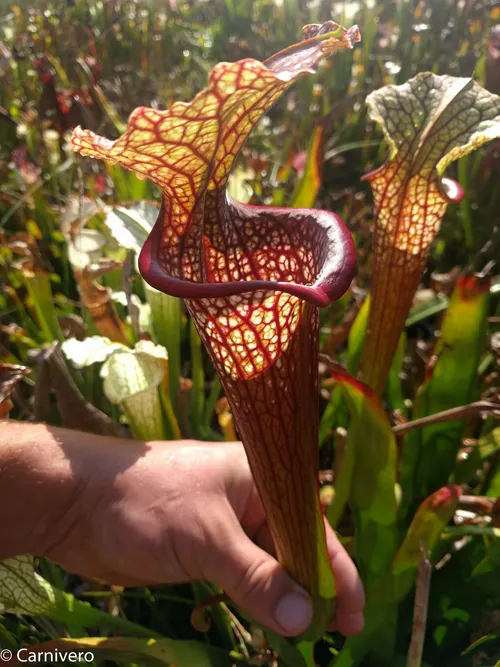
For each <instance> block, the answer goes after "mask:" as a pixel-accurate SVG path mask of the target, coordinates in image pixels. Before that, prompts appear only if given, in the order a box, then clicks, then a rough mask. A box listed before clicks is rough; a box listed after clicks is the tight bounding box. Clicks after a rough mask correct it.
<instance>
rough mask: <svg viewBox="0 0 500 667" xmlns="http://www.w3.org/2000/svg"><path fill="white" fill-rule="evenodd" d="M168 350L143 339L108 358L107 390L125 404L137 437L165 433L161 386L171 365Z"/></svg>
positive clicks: (114, 399) (158, 437) (105, 366)
mask: <svg viewBox="0 0 500 667" xmlns="http://www.w3.org/2000/svg"><path fill="white" fill-rule="evenodd" d="M167 359H168V357H167V351H166V350H165V348H164V347H162V346H160V345H154V343H152V342H151V341H139V342H138V343H137V344H136V346H135V349H134V350H129V349H122V350H116V351H114V352H113V353H112V354H111V355H110V356H109V357H108V358H107V360H106V361H105V362H104V364H103V366H102V369H101V377H103V378H104V393H105V394H106V397H107V398H108V400H109V401H111V403H116V404H118V405H120V406H121V408H122V409H123V411H124V413H125V414H126V416H127V419H128V421H129V424H130V428H131V429H132V433H133V434H134V436H135V437H136V438H140V439H143V440H161V439H163V438H164V437H165V433H164V424H163V414H162V407H161V397H160V394H159V388H160V385H161V383H162V381H163V378H164V376H165V372H166V368H167Z"/></svg>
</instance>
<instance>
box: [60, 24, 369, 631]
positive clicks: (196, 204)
mask: <svg viewBox="0 0 500 667" xmlns="http://www.w3.org/2000/svg"><path fill="white" fill-rule="evenodd" d="M304 30H305V32H304V37H305V39H304V41H302V42H301V43H299V44H296V45H294V46H291V47H289V48H288V49H285V50H284V51H281V52H280V53H278V54H276V55H275V56H272V57H271V58H269V59H268V60H267V61H266V62H265V63H260V62H258V61H255V60H251V59H246V60H242V61H239V62H236V63H220V64H218V65H216V66H215V67H214V69H213V70H212V72H211V74H210V77H209V84H208V87H207V88H206V89H205V90H204V91H202V92H201V93H199V94H198V95H197V96H196V97H195V98H194V99H193V100H192V102H190V103H188V104H185V103H181V102H178V103H175V104H173V105H172V106H171V107H170V109H169V110H168V111H164V112H159V111H155V110H153V109H146V108H139V109H137V110H136V111H135V112H134V113H133V114H132V116H131V117H130V119H129V124H128V127H127V131H126V133H125V134H124V135H123V136H122V137H120V138H119V139H118V140H117V141H114V142H113V141H109V140H107V139H104V138H102V137H98V136H96V135H95V134H93V133H92V132H89V131H87V130H82V129H77V130H75V133H74V135H73V139H72V142H73V148H74V149H75V150H77V151H79V152H81V153H82V154H83V155H89V156H91V157H96V158H102V159H105V160H108V161H111V162H117V163H119V164H121V165H122V166H125V167H128V168H129V169H133V170H134V171H136V172H138V173H139V174H141V175H145V176H148V177H149V178H151V180H152V181H153V182H154V183H156V184H157V185H158V186H159V187H161V189H162V190H163V204H162V209H161V211H160V215H159V218H158V221H157V223H156V225H155V227H154V229H153V231H152V233H151V234H150V236H149V237H148V240H147V241H146V243H145V245H144V248H143V250H142V253H141V256H140V259H139V267H140V270H141V273H142V275H143V277H144V278H145V280H147V282H149V283H150V284H151V285H152V286H153V287H155V288H157V289H159V290H161V291H164V292H166V293H168V294H171V295H173V296H178V297H181V298H184V299H186V304H187V307H188V310H189V312H190V314H191V317H192V318H193V320H194V323H195V325H196V328H197V329H198V333H199V335H200V337H201V339H202V341H203V343H204V344H205V347H206V348H207V350H208V352H209V354H210V356H211V358H212V361H213V363H214V365H215V367H216V370H217V373H218V374H219V377H220V380H221V383H222V385H223V387H224V390H225V393H226V396H227V397H228V400H229V403H230V407H231V411H232V413H233V415H234V417H235V420H236V425H237V427H238V431H239V435H240V436H241V438H242V440H243V443H244V445H245V448H246V451H247V455H248V458H249V462H250V466H251V469H252V472H253V475H254V478H255V481H256V484H257V488H258V490H259V493H260V496H261V498H262V501H263V504H264V507H265V509H266V514H267V518H268V522H269V525H270V528H271V532H272V534H273V537H274V541H275V544H276V549H277V554H278V558H279V560H280V562H281V563H282V564H283V565H284V566H285V567H286V568H287V570H288V571H289V572H290V573H291V574H292V576H293V577H294V578H295V579H296V580H297V581H298V582H299V583H300V584H301V585H302V586H304V587H305V588H306V589H307V590H308V591H309V592H310V594H311V596H312V598H313V601H314V609H315V614H314V619H313V623H312V625H311V628H310V631H309V634H308V638H316V637H318V636H319V635H321V634H322V633H323V632H324V630H325V629H326V628H327V626H328V622H329V620H330V617H331V614H332V607H333V604H332V603H333V599H334V596H335V584H334V581H333V575H332V572H331V568H330V565H329V562H328V558H327V553H326V545H325V534H324V525H323V517H322V515H321V511H320V505H319V497H318V488H317V487H318V481H317V473H318V452H317V440H318V417H317V415H318V403H317V395H318V377H317V373H318V370H317V350H318V313H317V308H316V306H325V305H327V304H328V303H330V302H331V301H333V300H335V299H337V298H338V297H339V296H341V295H342V294H343V293H344V292H345V290H346V289H347V288H348V286H349V284H350V282H351V280H352V277H353V275H354V263H355V260H354V246H353V243H352V239H351V237H350V235H349V233H348V232H347V230H346V229H345V228H344V226H343V225H342V223H341V221H340V220H339V218H338V217H337V216H335V215H334V214H332V213H328V212H326V211H314V210H307V209H270V208H264V207H253V206H247V205H243V204H239V203H238V202H236V201H234V200H233V199H231V198H230V197H228V195H227V193H226V185H227V179H228V176H229V172H230V170H231V166H232V163H233V160H234V158H235V156H236V154H237V153H238V151H239V149H240V148H241V146H242V145H243V143H244V141H245V139H246V138H247V136H248V135H249V133H250V131H251V130H252V128H253V126H254V125H255V123H256V122H257V121H258V120H259V119H260V118H261V117H262V115H263V114H264V113H265V112H266V111H267V110H268V109H269V108H270V107H271V106H272V104H274V103H275V102H276V100H277V99H278V98H279V97H280V95H281V94H282V93H283V92H284V91H285V90H286V89H287V88H288V87H289V86H290V85H291V84H292V83H293V82H294V81H295V79H297V78H298V77H299V76H302V75H305V74H308V73H312V72H314V68H315V66H316V65H317V64H318V63H319V62H320V60H322V59H323V58H324V57H325V56H327V55H329V54H331V53H333V52H335V51H337V50H339V49H343V48H350V47H351V46H352V43H353V42H356V41H358V40H359V32H358V30H357V28H356V27H354V28H351V29H350V30H345V29H344V28H341V27H340V26H338V25H337V24H335V23H333V22H332V21H329V22H327V23H325V24H324V25H322V26H317V25H316V26H307V27H306V28H305V29H304Z"/></svg>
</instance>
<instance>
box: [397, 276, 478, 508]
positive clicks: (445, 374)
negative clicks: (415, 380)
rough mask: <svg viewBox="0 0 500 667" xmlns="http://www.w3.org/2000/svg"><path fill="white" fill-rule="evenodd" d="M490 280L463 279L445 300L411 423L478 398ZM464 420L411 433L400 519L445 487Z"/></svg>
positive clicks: (406, 445)
mask: <svg viewBox="0 0 500 667" xmlns="http://www.w3.org/2000/svg"><path fill="white" fill-rule="evenodd" d="M488 305H489V280H488V279H485V278H480V277H476V276H471V277H466V278H462V279H461V280H460V281H459V282H458V284H457V286H456V288H455V290H454V292H453V294H452V297H451V299H450V305H449V307H448V310H447V312H446V315H445V318H444V320H443V324H442V328H441V336H440V338H439V340H438V343H437V345H436V348H435V350H434V355H433V357H432V359H431V362H430V363H429V366H428V368H427V379H426V381H425V382H424V384H423V385H422V386H421V387H420V389H419V391H418V394H417V397H416V399H415V402H414V408H413V415H412V419H419V418H421V417H425V416H428V415H433V414H436V413H438V412H442V411H444V410H448V409H450V408H453V407H456V406H459V405H466V404H468V403H470V402H471V401H473V400H476V399H477V398H479V395H478V386H477V381H476V380H477V369H478V365H479V361H480V358H481V353H482V350H483V344H484V340H485V332H486V323H487V317H488V312H489V311H488ZM463 429H464V421H463V420H456V421H447V422H440V423H436V424H431V425H429V426H425V427H422V428H416V429H413V430H412V431H410V432H409V433H408V434H407V436H406V438H405V440H404V448H403V457H402V472H401V485H402V489H403V503H402V507H401V513H402V516H403V517H404V516H407V515H408V513H410V515H411V512H412V509H413V508H414V507H415V505H416V503H417V502H418V499H419V498H422V497H425V496H427V495H428V494H429V493H431V492H433V491H435V490H436V489H438V488H439V487H440V486H442V485H443V484H446V482H447V481H448V479H449V478H450V475H452V473H453V470H454V468H455V461H456V456H457V453H458V450H459V449H460V447H461V444H462V434H463Z"/></svg>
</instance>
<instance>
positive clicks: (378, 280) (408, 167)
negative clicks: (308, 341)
mask: <svg viewBox="0 0 500 667" xmlns="http://www.w3.org/2000/svg"><path fill="white" fill-rule="evenodd" d="M367 104H368V108H369V113H370V116H371V118H372V119H373V120H375V121H377V122H378V123H380V125H381V126H382V129H383V131H384V134H385V137H386V139H387V141H388V143H389V146H390V151H391V152H390V158H389V160H388V162H386V164H385V165H384V166H382V167H381V168H380V169H377V170H376V171H374V172H371V173H370V174H367V175H366V176H365V178H366V179H367V180H369V181H370V185H371V187H372V190H373V195H374V199H375V236H374V243H373V247H374V262H373V274H372V292H371V303H372V306H371V308H370V315H369V321H368V331H367V338H366V345H365V351H364V357H363V361H362V364H361V370H362V374H363V379H364V381H365V382H367V383H368V384H369V385H370V386H371V387H372V388H373V389H374V390H375V391H376V392H377V393H378V394H381V393H382V392H383V391H384V390H385V386H386V382H387V377H388V374H389V369H390V366H391V363H392V359H393V357H394V354H395V352H396V348H397V345H398V340H399V336H400V334H401V331H402V329H403V326H404V323H405V319H406V316H407V314H408V311H409V309H410V306H411V303H412V300H413V296H414V294H415V291H416V289H417V287H418V284H419V282H420V280H421V278H422V273H423V270H424V268H425V263H426V260H427V257H428V254H429V251H430V247H431V244H432V242H433V240H434V237H435V236H436V234H437V232H438V230H439V225H440V223H441V219H442V217H443V215H444V213H445V210H446V207H447V205H448V203H449V202H450V201H459V200H460V199H461V198H462V196H463V191H462V189H461V188H460V186H459V185H458V184H457V183H455V182H454V181H451V180H450V179H446V178H442V176H443V173H444V171H445V169H446V167H447V166H448V165H449V164H450V163H451V162H453V161H454V160H457V159H458V158H459V157H462V156H463V155H466V154H467V153H469V152H470V151H471V150H473V149H474V148H477V147H478V146H481V145H482V144H484V143H485V142H487V141H489V140H491V139H493V138H495V137H498V136H500V98H499V97H497V96H496V95H492V94H491V93H489V92H487V91H486V90H484V89H483V88H481V86H479V85H478V84H477V83H475V82H474V81H473V80H472V79H461V78H455V77H451V76H436V75H435V74H432V73H430V72H425V73H423V74H419V75H418V76H416V77H415V78H413V79H411V80H410V81H408V82H407V83H405V84H403V85H402V86H385V87H384V88H381V89H380V90H377V91H375V92H374V93H371V94H370V95H369V96H368V98H367Z"/></svg>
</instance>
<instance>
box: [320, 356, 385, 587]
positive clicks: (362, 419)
mask: <svg viewBox="0 0 500 667" xmlns="http://www.w3.org/2000/svg"><path fill="white" fill-rule="evenodd" d="M329 369H330V371H331V373H332V377H333V378H334V379H335V380H336V381H337V382H338V383H339V386H340V388H341V390H342V393H343V395H344V397H345V399H346V402H347V406H348V408H349V412H350V415H351V421H350V424H349V430H348V436H347V443H346V449H345V453H344V458H343V461H342V465H341V470H340V473H339V478H338V479H337V480H336V484H335V498H334V501H333V503H332V505H331V506H330V509H329V512H328V517H329V519H331V520H332V522H333V525H336V523H337V521H338V519H339V518H340V515H341V513H342V509H343V505H344V504H345V502H346V501H348V502H349V505H350V507H351V509H352V511H353V513H354V517H355V521H356V540H355V544H356V562H357V564H358V567H359V569H360V572H361V575H362V577H363V581H364V583H365V586H366V587H367V589H368V590H370V588H371V586H372V585H373V584H374V583H375V582H376V581H378V580H379V579H380V578H381V577H382V576H383V575H385V574H386V572H387V569H388V567H389V564H390V562H391V560H392V558H393V556H394V552H395V549H396V496H395V487H396V442H395V439H394V435H393V433H392V430H391V425H390V423H389V420H388V418H387V415H386V414H385V412H384V409H383V407H382V405H381V403H380V400H379V399H378V398H377V396H376V395H375V394H374V393H373V391H372V390H371V389H370V388H369V387H368V386H366V385H364V384H363V383H362V382H360V381H359V380H356V379H355V378H354V377H352V376H351V375H349V374H348V373H347V372H346V371H345V370H344V369H343V368H342V367H341V366H339V365H333V364H330V365H329Z"/></svg>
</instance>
